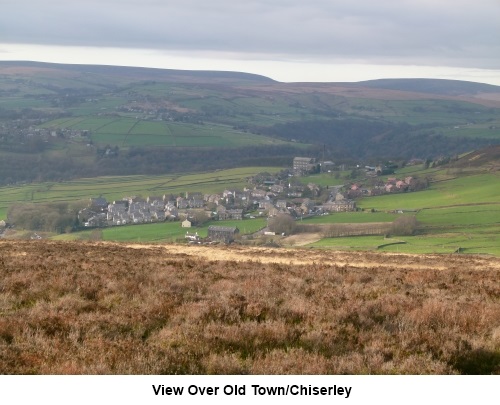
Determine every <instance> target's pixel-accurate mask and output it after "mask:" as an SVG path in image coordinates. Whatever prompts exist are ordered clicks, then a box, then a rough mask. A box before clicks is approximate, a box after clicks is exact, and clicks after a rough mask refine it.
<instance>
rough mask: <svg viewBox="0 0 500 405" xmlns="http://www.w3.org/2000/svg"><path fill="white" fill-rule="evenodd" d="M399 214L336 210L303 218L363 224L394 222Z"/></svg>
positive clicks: (333, 222)
mask: <svg viewBox="0 0 500 405" xmlns="http://www.w3.org/2000/svg"><path fill="white" fill-rule="evenodd" d="M398 216H399V214H392V213H387V212H369V211H366V212H334V213H331V214H329V215H322V216H315V217H310V218H305V219H303V220H302V222H303V223H304V224H346V223H347V224H361V223H371V222H392V221H394V220H395V219H396V218H397V217H398Z"/></svg>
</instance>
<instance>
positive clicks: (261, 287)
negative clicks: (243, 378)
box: [0, 241, 500, 374]
mask: <svg viewBox="0 0 500 405" xmlns="http://www.w3.org/2000/svg"><path fill="white" fill-rule="evenodd" d="M499 280H500V260H499V259H498V258H488V257H479V256H463V255H455V256H438V255H435V256H432V255H421V256H418V255H396V254H377V253H371V252H350V253H349V252H331V251H318V250H309V249H286V250H285V249H262V248H261V249H259V248H242V247H202V246H191V247H190V246H180V245H165V246H160V245H157V246H146V245H135V246H127V245H117V244H104V243H100V244H99V243H62V242H44V241H24V242H23V241H16V242H13V241H1V242H0V373H2V374H500V281H499Z"/></svg>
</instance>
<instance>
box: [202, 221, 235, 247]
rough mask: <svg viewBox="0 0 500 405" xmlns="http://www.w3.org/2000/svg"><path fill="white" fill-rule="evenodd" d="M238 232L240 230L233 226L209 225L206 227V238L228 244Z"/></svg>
mask: <svg viewBox="0 0 500 405" xmlns="http://www.w3.org/2000/svg"><path fill="white" fill-rule="evenodd" d="M239 232H240V230H239V229H238V228H237V227H235V226H217V225H210V226H209V227H208V237H209V238H210V239H211V240H213V241H218V242H225V243H230V242H232V241H233V240H234V239H235V237H236V235H237V234H238V233H239Z"/></svg>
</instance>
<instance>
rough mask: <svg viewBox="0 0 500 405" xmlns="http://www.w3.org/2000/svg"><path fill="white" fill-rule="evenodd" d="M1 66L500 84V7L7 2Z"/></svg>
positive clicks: (370, 1) (390, 1)
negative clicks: (35, 64) (101, 66)
mask: <svg viewBox="0 0 500 405" xmlns="http://www.w3.org/2000/svg"><path fill="white" fill-rule="evenodd" d="M0 9H1V13H0V60H33V61H43V62H57V63H80V64H105V65H122V66H144V67H158V68H168V69H189V70H226V71H227V70H229V71H242V72H248V73H257V74H262V75H265V76H268V77H271V78H273V79H275V80H279V81H284V82H302V81H305V82H342V81H361V80H369V79H378V78H396V77H429V78H443V79H457V80H469V81H477V82H483V83H491V84H497V85H500V23H499V21H500V0H474V1H471V0H377V1H375V0H307V1H304V0H300V1H299V0H244V1H240V0H210V1H207V0H175V1H172V0H84V1H80V0H78V1H76V0H0Z"/></svg>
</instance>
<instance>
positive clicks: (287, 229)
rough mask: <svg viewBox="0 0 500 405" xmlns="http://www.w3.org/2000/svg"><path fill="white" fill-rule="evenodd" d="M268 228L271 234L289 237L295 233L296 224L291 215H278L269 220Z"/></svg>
mask: <svg viewBox="0 0 500 405" xmlns="http://www.w3.org/2000/svg"><path fill="white" fill-rule="evenodd" d="M268 227H269V230H270V231H271V232H276V233H284V234H285V235H291V234H292V233H293V232H294V231H295V229H296V227H297V224H296V222H295V220H294V219H293V218H292V216H291V215H289V214H279V215H277V216H275V217H272V218H270V219H269V222H268Z"/></svg>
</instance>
